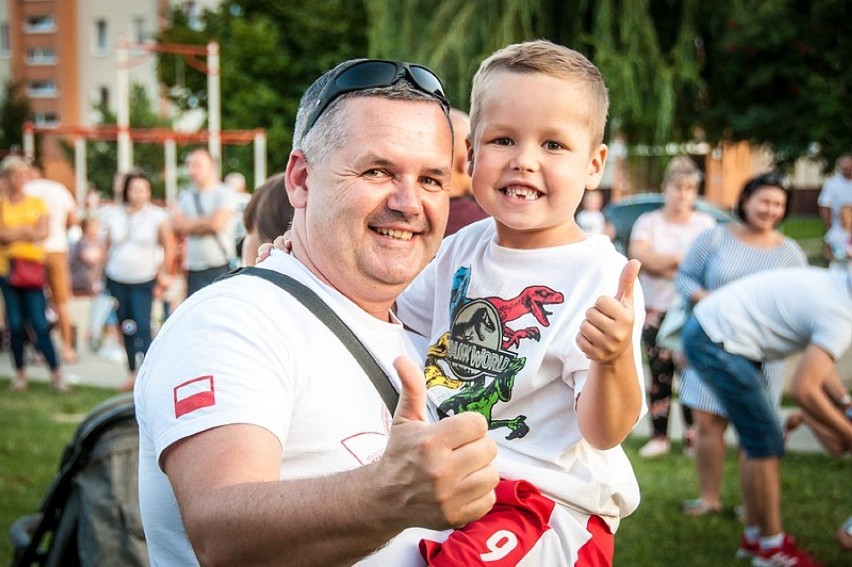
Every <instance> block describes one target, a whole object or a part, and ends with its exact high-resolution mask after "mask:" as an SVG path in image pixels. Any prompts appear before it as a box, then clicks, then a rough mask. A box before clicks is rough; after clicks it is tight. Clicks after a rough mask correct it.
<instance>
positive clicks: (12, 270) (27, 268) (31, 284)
mask: <svg viewBox="0 0 852 567" xmlns="http://www.w3.org/2000/svg"><path fill="white" fill-rule="evenodd" d="M45 283H47V274H46V271H45V268H44V264H43V263H42V262H36V261H35V260H24V259H21V258H12V259H10V260H9V285H10V286H12V287H17V288H20V289H41V288H43V287H44V284H45Z"/></svg>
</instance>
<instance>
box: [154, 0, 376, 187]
mask: <svg viewBox="0 0 852 567" xmlns="http://www.w3.org/2000/svg"><path fill="white" fill-rule="evenodd" d="M203 22H204V25H203V28H202V29H201V30H198V31H196V30H193V29H191V28H190V26H189V25H188V22H187V20H186V17H185V16H184V14H183V13H182V12H180V11H179V10H177V11H175V12H173V14H172V25H171V26H170V27H169V28H168V29H167V30H166V31H165V32H164V33H163V34H162V35H161V37H160V38H159V40H160V41H162V42H166V43H188V44H198V45H205V44H206V43H207V42H208V41H211V40H215V41H218V42H219V45H220V61H221V73H220V74H221V91H222V92H221V96H222V99H221V100H222V122H221V124H222V128H223V129H249V128H264V129H266V132H267V153H268V155H269V156H270V158H269V164H270V166H269V169H270V170H271V171H278V170H282V169H283V168H284V166H285V165H286V159H287V154H288V152H289V149H290V148H289V146H290V144H291V141H292V131H293V124H294V122H295V119H296V110H297V108H298V105H299V99H300V98H301V96H302V93H303V92H304V90H305V88H307V86H308V85H309V84H310V83H311V82H312V81H313V80H314V79H315V78H316V77H317V76H318V75H319V74H320V73H322V72H323V71H325V70H326V69H328V68H330V67H332V66H334V65H335V64H337V63H338V62H339V61H340V60H342V59H346V58H350V57H357V56H364V55H366V32H365V28H366V18H365V13H364V10H363V7H362V6H361V3H360V2H358V1H347V0H328V1H324V2H310V3H305V2H301V1H299V0H282V1H278V0H239V1H237V0H234V1H231V2H224V3H223V4H222V5H221V6H220V8H219V9H218V10H217V11H215V12H213V11H207V12H205V14H204V18H203ZM158 74H159V77H160V80H161V81H162V82H163V83H164V84H166V85H168V86H169V87H175V86H177V87H178V88H176V89H175V88H172V89H171V91H170V92H171V93H172V100H173V101H174V102H175V103H176V104H178V105H179V106H180V107H182V108H190V107H192V106H193V105H194V104H198V105H201V106H205V105H206V99H207V82H206V81H207V79H206V76H205V75H204V74H203V73H200V72H198V71H196V70H194V69H192V68H190V67H189V66H188V65H187V64H186V63H185V62H183V61H182V58H181V57H179V56H175V55H168V54H163V55H161V56H160V58H159V61H158ZM223 158H224V163H223V166H224V169H225V170H237V171H241V172H242V173H243V174H245V175H246V177H247V178H248V179H251V175H252V168H251V164H252V151H251V149H250V148H248V147H242V148H240V147H230V148H229V147H225V148H223Z"/></svg>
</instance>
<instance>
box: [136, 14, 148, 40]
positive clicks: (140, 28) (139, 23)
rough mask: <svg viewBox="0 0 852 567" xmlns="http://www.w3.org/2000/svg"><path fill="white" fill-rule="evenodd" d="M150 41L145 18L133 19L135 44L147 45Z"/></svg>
mask: <svg viewBox="0 0 852 567" xmlns="http://www.w3.org/2000/svg"><path fill="white" fill-rule="evenodd" d="M146 41H148V33H147V31H146V30H145V18H143V17H141V16H137V17H135V18H133V43H145V42H146Z"/></svg>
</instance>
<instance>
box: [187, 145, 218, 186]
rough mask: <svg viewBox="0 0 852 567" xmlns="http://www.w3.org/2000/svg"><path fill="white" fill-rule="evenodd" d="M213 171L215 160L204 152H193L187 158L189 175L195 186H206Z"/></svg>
mask: <svg viewBox="0 0 852 567" xmlns="http://www.w3.org/2000/svg"><path fill="white" fill-rule="evenodd" d="M213 169H214V168H213V160H212V159H211V158H210V156H209V155H207V154H206V153H204V152H192V153H191V154H189V155H188V156H187V158H186V170H187V174H188V175H189V178H190V179H191V180H192V182H193V183H194V184H195V185H199V186H203V185H206V184H207V180H208V179H210V176H211V175H212V174H213Z"/></svg>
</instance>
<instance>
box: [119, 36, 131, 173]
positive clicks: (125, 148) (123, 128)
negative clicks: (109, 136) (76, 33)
mask: <svg viewBox="0 0 852 567" xmlns="http://www.w3.org/2000/svg"><path fill="white" fill-rule="evenodd" d="M116 59H117V67H118V83H117V85H116V89H115V90H116V101H117V103H118V116H117V118H118V172H119V173H127V172H128V171H130V168H131V167H132V166H133V161H132V157H131V149H130V70H129V69H128V61H127V39H126V38H125V37H124V35H120V36H118V49H117V51H116Z"/></svg>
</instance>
